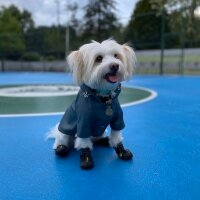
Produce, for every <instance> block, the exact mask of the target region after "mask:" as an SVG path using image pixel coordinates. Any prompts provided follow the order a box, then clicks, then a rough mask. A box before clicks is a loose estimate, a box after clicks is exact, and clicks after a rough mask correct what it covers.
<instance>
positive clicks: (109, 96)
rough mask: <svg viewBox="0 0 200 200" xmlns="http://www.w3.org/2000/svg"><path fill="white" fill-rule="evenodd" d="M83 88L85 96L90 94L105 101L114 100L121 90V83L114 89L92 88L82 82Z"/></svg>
mask: <svg viewBox="0 0 200 200" xmlns="http://www.w3.org/2000/svg"><path fill="white" fill-rule="evenodd" d="M81 90H82V94H83V96H84V97H89V96H90V95H93V96H96V97H97V98H99V99H100V100H101V101H102V102H104V103H105V102H107V101H109V102H110V101H111V102H112V100H113V99H114V98H117V97H118V95H119V93H120V92H121V84H120V83H119V85H118V86H117V88H115V89H114V90H97V89H92V88H90V87H89V86H87V85H86V84H82V85H81Z"/></svg>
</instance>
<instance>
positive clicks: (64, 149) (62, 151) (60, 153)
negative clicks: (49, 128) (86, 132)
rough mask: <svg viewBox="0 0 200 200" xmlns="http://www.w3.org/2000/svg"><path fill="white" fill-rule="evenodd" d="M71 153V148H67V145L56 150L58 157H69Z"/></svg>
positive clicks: (59, 146)
mask: <svg viewBox="0 0 200 200" xmlns="http://www.w3.org/2000/svg"><path fill="white" fill-rule="evenodd" d="M68 153H69V147H67V146H65V145H62V144H61V145H58V146H57V148H56V149H55V154H56V155H57V156H61V157H64V156H67V155H68Z"/></svg>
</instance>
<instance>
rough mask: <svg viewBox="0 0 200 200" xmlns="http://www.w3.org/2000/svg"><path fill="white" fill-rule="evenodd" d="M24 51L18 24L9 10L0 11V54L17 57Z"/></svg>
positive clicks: (21, 33)
mask: <svg viewBox="0 0 200 200" xmlns="http://www.w3.org/2000/svg"><path fill="white" fill-rule="evenodd" d="M24 50H25V45H24V40H23V32H22V29H21V27H20V23H19V21H18V20H17V18H16V17H15V16H13V14H12V12H11V11H10V9H9V8H8V9H7V8H5V7H3V8H2V9H1V11H0V53H1V56H3V57H5V56H6V55H7V57H13V58H16V57H18V56H19V55H20V54H21V53H22V52H23V51H24Z"/></svg>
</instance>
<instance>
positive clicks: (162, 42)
mask: <svg viewBox="0 0 200 200" xmlns="http://www.w3.org/2000/svg"><path fill="white" fill-rule="evenodd" d="M160 36H161V38H160V39H161V41H160V75H162V74H163V64H164V48H165V13H164V9H163V10H162V13H161V34H160Z"/></svg>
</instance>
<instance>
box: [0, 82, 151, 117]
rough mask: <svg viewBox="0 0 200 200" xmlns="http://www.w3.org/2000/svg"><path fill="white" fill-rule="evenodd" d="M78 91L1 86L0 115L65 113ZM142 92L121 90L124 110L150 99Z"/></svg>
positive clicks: (67, 87)
mask: <svg viewBox="0 0 200 200" xmlns="http://www.w3.org/2000/svg"><path fill="white" fill-rule="evenodd" d="M78 89H79V88H78V87H76V86H72V85H4V86H0V105H1V107H0V115H12V114H17V115H19V114H44V113H49V114H50V113H58V112H64V111H65V110H66V108H67V107H68V106H69V105H70V103H71V102H72V101H73V100H74V99H75V96H76V94H77V92H78ZM151 95H152V92H151V91H150V90H147V89H145V88H130V87H122V92H121V94H120V96H119V101H120V104H121V105H122V106H123V105H124V106H126V105H130V104H135V103H139V102H140V101H144V100H145V99H148V98H150V97H151Z"/></svg>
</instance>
